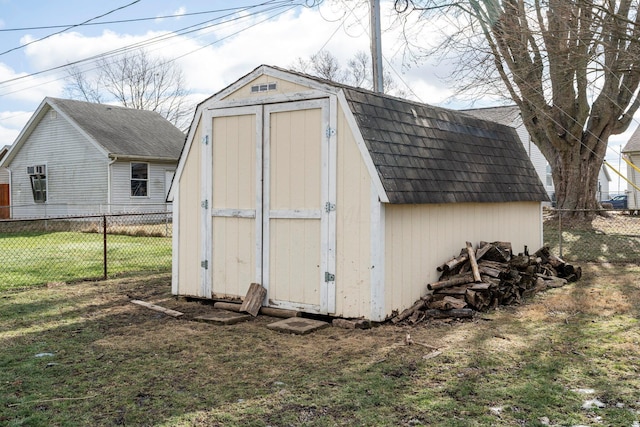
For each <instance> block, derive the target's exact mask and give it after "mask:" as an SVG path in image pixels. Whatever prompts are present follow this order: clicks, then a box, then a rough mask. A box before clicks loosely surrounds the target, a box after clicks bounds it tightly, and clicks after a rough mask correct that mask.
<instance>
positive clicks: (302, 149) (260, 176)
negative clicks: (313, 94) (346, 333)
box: [202, 99, 335, 313]
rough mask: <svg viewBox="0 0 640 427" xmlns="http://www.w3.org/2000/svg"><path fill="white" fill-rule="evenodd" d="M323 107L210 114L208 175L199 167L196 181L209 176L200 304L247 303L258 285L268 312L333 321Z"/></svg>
mask: <svg viewBox="0 0 640 427" xmlns="http://www.w3.org/2000/svg"><path fill="white" fill-rule="evenodd" d="M329 105H330V102H329V99H322V100H313V101H300V102H287V103H281V104H270V105H267V106H264V107H262V106H249V107H239V108H228V109H221V110H215V111H212V113H211V114H212V116H211V120H212V121H211V126H212V128H211V130H210V132H211V136H212V138H211V142H212V144H211V152H210V154H209V156H210V158H211V161H210V163H209V165H211V170H210V171H208V170H207V169H208V167H209V166H208V165H207V164H203V171H202V173H203V176H207V174H208V173H210V174H211V175H210V176H211V186H210V187H208V186H207V185H206V184H205V187H204V188H205V190H204V194H203V200H208V199H209V197H210V200H211V201H212V203H211V216H210V218H211V221H210V222H208V224H207V221H205V230H206V229H207V228H208V229H209V230H210V231H208V233H211V234H210V235H211V236H212V238H211V240H210V244H211V246H210V247H208V243H207V242H206V241H205V242H203V245H204V246H203V253H210V259H211V272H210V273H209V274H206V275H204V276H206V278H205V279H204V281H203V284H202V292H203V295H207V294H213V295H214V296H225V295H228V296H244V295H245V294H246V291H247V289H248V287H249V285H250V283H251V282H257V283H261V284H262V285H263V286H264V287H265V288H266V289H267V304H268V305H269V306H274V307H282V308H291V309H304V310H306V311H311V312H318V313H332V312H334V311H335V279H334V277H333V274H334V273H335V211H334V210H333V208H332V207H333V206H334V203H335V177H334V176H335V172H334V170H333V166H332V165H333V164H335V141H334V140H335V137H334V136H333V134H332V132H330V122H333V121H332V120H330V114H329ZM207 133H208V132H207ZM206 157H208V156H205V157H204V158H206ZM206 188H210V191H211V194H207V193H208V191H209V190H207V189H206ZM326 206H329V207H330V208H329V209H327V208H326ZM205 210H206V209H205Z"/></svg>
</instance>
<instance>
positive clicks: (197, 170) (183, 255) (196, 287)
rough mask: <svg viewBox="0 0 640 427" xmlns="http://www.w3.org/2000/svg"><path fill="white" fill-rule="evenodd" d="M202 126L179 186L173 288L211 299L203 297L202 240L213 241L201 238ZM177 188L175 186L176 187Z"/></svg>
mask: <svg viewBox="0 0 640 427" xmlns="http://www.w3.org/2000/svg"><path fill="white" fill-rule="evenodd" d="M201 135H202V133H201V124H200V125H199V126H198V127H197V129H196V131H195V135H194V138H193V144H191V149H190V150H189V152H188V153H187V158H186V162H185V164H184V170H183V172H182V176H181V178H180V181H179V182H178V183H177V184H178V194H179V197H178V203H179V206H175V207H174V208H175V209H176V210H177V211H178V212H179V216H178V221H177V223H174V233H173V238H174V239H177V240H178V242H177V244H174V247H177V248H178V251H177V253H174V256H177V257H178V259H177V262H176V263H174V265H177V268H178V271H177V272H174V275H175V276H174V277H175V280H176V281H177V283H173V286H172V289H173V290H174V291H175V294H176V295H190V296H200V297H205V298H211V295H201V286H200V284H201V282H202V275H201V273H202V271H203V269H202V268H200V262H199V260H201V259H202V255H201V248H202V245H201V240H202V239H203V238H210V237H209V236H203V235H202V220H201V209H200V201H201V195H200V176H201V164H202V162H201V149H202V144H200V143H199V141H200V140H201ZM174 185H175V184H174Z"/></svg>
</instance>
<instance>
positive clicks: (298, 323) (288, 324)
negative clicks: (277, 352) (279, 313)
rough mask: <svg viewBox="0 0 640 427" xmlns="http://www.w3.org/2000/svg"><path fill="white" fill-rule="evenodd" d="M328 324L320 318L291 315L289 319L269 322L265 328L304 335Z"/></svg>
mask: <svg viewBox="0 0 640 427" xmlns="http://www.w3.org/2000/svg"><path fill="white" fill-rule="evenodd" d="M329 326H330V325H329V323H327V322H323V321H321V320H313V319H306V318H303V317H291V318H289V319H282V320H278V321H277V322H274V323H269V324H268V325H267V328H269V329H271V330H274V331H278V332H285V333H288V334H296V335H305V334H310V333H311V332H315V331H318V330H320V329H322V328H326V327H329Z"/></svg>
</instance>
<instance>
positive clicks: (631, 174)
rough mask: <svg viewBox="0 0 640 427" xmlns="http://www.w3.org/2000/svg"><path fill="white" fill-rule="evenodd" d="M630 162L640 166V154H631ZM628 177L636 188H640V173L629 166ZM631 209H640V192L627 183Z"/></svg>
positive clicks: (628, 203)
mask: <svg viewBox="0 0 640 427" xmlns="http://www.w3.org/2000/svg"><path fill="white" fill-rule="evenodd" d="M629 160H630V161H631V163H633V164H634V165H636V166H640V153H629ZM627 171H628V172H627V176H628V179H629V181H631V182H633V184H634V185H635V186H636V187H640V173H639V172H638V171H637V170H635V169H634V168H632V167H630V166H627ZM627 191H628V193H627V194H628V195H629V197H628V199H627V200H628V202H627V206H628V207H629V209H640V191H638V190H637V189H635V188H634V187H633V185H631V184H629V183H627Z"/></svg>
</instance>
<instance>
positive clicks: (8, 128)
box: [0, 111, 32, 148]
mask: <svg viewBox="0 0 640 427" xmlns="http://www.w3.org/2000/svg"><path fill="white" fill-rule="evenodd" d="M31 115H32V112H26V111H2V112H0V148H2V147H4V146H5V145H11V144H13V142H14V141H15V139H16V138H17V137H18V135H19V134H20V131H21V130H22V128H23V127H24V125H25V124H26V123H27V122H28V121H29V118H30V117H31Z"/></svg>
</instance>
